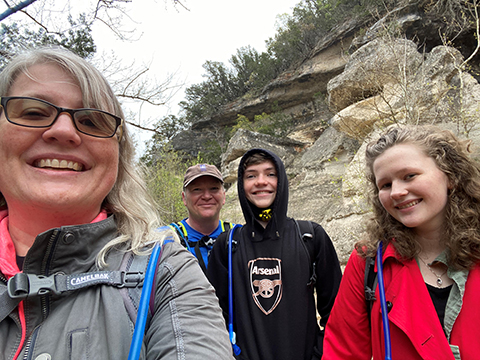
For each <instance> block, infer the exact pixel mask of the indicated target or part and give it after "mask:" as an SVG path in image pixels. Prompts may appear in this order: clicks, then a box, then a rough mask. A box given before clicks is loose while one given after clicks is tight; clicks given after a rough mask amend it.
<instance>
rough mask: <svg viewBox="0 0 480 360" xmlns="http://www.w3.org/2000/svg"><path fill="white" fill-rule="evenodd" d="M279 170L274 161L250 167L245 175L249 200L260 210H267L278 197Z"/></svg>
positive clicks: (246, 193)
mask: <svg viewBox="0 0 480 360" xmlns="http://www.w3.org/2000/svg"><path fill="white" fill-rule="evenodd" d="M277 182H278V178H277V170H276V169H275V165H274V164H273V162H272V161H270V160H267V161H265V162H262V163H259V164H254V165H249V166H247V168H246V169H245V172H244V174H243V188H244V190H245V196H246V197H247V199H248V200H249V201H250V202H251V203H252V204H253V205H255V206H256V207H258V208H259V209H267V208H269V207H270V206H271V205H272V204H273V201H274V200H275V196H276V195H277Z"/></svg>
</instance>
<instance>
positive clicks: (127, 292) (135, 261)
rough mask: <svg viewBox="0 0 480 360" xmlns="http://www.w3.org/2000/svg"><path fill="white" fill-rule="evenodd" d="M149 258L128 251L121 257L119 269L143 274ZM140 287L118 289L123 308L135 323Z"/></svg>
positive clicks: (140, 292)
mask: <svg viewBox="0 0 480 360" xmlns="http://www.w3.org/2000/svg"><path fill="white" fill-rule="evenodd" d="M149 259H150V256H149V255H148V256H147V255H135V254H133V253H131V252H128V253H126V254H125V256H124V258H123V261H122V264H121V265H120V270H121V271H139V272H142V273H144V274H145V272H146V269H147V265H148V261H149ZM142 288H143V287H134V288H122V289H120V294H121V295H122V298H123V303H124V304H125V309H126V310H127V313H128V316H129V317H130V320H131V321H132V322H133V323H135V319H136V318H137V312H138V306H139V303H140V296H141V294H142Z"/></svg>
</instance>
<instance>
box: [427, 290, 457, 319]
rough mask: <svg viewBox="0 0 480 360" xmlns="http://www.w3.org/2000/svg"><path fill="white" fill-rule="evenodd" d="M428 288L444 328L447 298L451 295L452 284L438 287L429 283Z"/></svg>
mask: <svg viewBox="0 0 480 360" xmlns="http://www.w3.org/2000/svg"><path fill="white" fill-rule="evenodd" d="M427 289H428V292H429V293H430V297H431V298H432V301H433V305H434V306H435V310H436V311H437V315H438V319H439V320H440V324H442V328H443V322H444V319H445V308H446V307H447V300H448V296H449V295H450V290H452V285H450V286H447V287H444V288H438V287H436V286H432V285H430V284H427Z"/></svg>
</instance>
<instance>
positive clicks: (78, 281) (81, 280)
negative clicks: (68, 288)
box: [70, 274, 108, 286]
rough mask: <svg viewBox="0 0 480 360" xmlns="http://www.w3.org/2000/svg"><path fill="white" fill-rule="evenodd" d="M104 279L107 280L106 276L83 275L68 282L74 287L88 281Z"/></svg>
mask: <svg viewBox="0 0 480 360" xmlns="http://www.w3.org/2000/svg"><path fill="white" fill-rule="evenodd" d="M104 279H108V274H91V275H85V276H80V277H77V278H73V279H72V280H70V284H71V285H73V286H75V285H81V284H84V283H86V282H89V281H95V280H104Z"/></svg>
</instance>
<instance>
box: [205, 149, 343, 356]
mask: <svg viewBox="0 0 480 360" xmlns="http://www.w3.org/2000/svg"><path fill="white" fill-rule="evenodd" d="M256 152H265V153H267V154H269V155H270V156H271V157H272V159H273V160H272V161H273V163H274V164H275V167H276V169H277V180H278V184H277V194H276V196H275V200H274V203H273V204H272V206H271V208H272V218H271V220H270V221H269V222H268V224H267V226H266V228H263V226H261V225H260V223H259V222H258V221H257V220H256V216H255V213H254V210H253V209H252V206H250V203H249V201H248V200H247V197H246V194H245V190H244V187H243V172H244V170H243V166H244V162H245V159H246V158H248V157H249V156H250V155H252V154H253V153H256ZM238 197H239V201H240V204H241V206H242V211H243V215H244V217H245V225H244V226H243V227H242V228H240V229H236V231H235V233H234V236H233V239H234V240H235V241H236V245H235V246H234V250H233V254H232V269H233V271H232V278H233V289H232V290H233V294H234V301H233V310H234V314H233V315H234V321H233V327H234V330H235V332H236V340H237V345H238V346H239V347H240V349H241V350H242V352H241V354H240V355H239V356H237V357H236V358H237V359H241V360H312V359H313V360H320V358H321V357H322V353H323V336H324V331H323V327H324V326H325V324H326V322H327V319H328V316H329V315H330V310H331V308H332V306H333V302H334V300H335V296H336V294H337V291H338V286H339V284H340V280H341V277H342V273H341V270H340V266H339V263H338V259H337V255H336V252H335V248H334V247H333V244H332V241H331V240H330V238H329V237H328V235H327V233H326V232H325V230H324V229H323V228H322V227H321V226H320V225H319V224H316V223H312V226H313V233H314V234H312V235H313V236H312V238H309V239H308V241H306V245H307V248H309V249H313V250H312V255H311V256H309V252H308V251H307V249H306V248H305V244H302V241H303V240H301V239H300V235H299V231H298V230H297V227H296V225H295V222H294V220H293V219H291V218H289V217H287V207H288V179H287V175H286V171H285V168H284V165H283V163H282V161H281V160H280V159H279V158H278V156H277V155H275V154H274V153H272V152H269V151H267V150H263V149H252V150H250V151H248V152H247V153H246V154H245V155H244V156H243V158H242V160H241V161H240V165H239V169H238ZM227 249H228V246H227V234H226V233H225V232H224V233H223V234H221V235H220V236H219V237H218V238H217V241H216V242H215V245H214V246H213V249H212V252H211V254H210V260H209V263H208V269H207V275H208V278H209V280H210V281H211V283H212V285H213V286H214V287H215V289H216V294H217V296H218V298H219V302H220V306H221V307H222V309H223V311H224V316H225V319H226V320H227V322H228V310H229V307H228V250H227ZM312 261H315V262H316V267H315V269H314V271H315V274H316V276H317V281H316V284H315V290H316V295H317V304H316V305H317V310H318V312H319V314H320V316H321V320H320V324H321V326H322V329H320V328H319V326H318V322H317V319H316V313H315V310H316V309H315V298H314V287H313V286H311V285H308V284H309V283H310V278H311V275H312V272H313V267H312V264H311V262H312Z"/></svg>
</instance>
